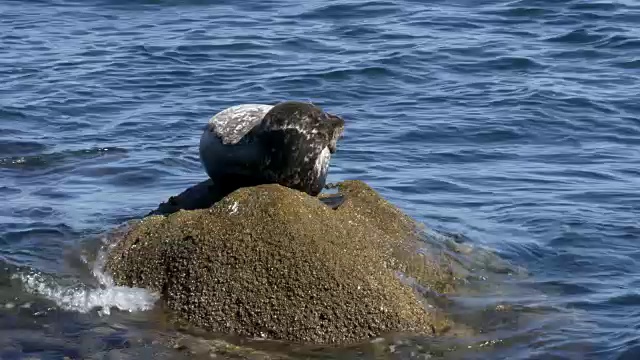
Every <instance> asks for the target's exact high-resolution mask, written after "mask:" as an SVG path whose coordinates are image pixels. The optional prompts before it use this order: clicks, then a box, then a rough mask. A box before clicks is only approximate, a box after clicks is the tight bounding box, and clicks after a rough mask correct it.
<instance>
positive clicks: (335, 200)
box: [318, 194, 345, 210]
mask: <svg viewBox="0 0 640 360" xmlns="http://www.w3.org/2000/svg"><path fill="white" fill-rule="evenodd" d="M318 199H319V200H320V201H321V202H322V203H323V204H325V205H327V206H328V207H330V208H332V209H333V210H336V209H337V208H339V207H340V205H342V204H343V203H344V200H345V197H344V195H343V194H331V195H327V196H323V197H321V198H318Z"/></svg>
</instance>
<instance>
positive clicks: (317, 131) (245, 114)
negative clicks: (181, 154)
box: [200, 101, 344, 196]
mask: <svg viewBox="0 0 640 360" xmlns="http://www.w3.org/2000/svg"><path fill="white" fill-rule="evenodd" d="M343 131H344V120H343V119H342V118H340V117H339V116H337V115H333V114H330V113H327V112H325V111H323V110H322V109H320V108H319V107H318V106H316V105H313V104H310V103H305V102H299V101H285V102H281V103H278V104H276V105H275V106H271V105H265V104H243V105H236V106H232V107H230V108H227V109H225V110H223V111H221V112H219V113H217V114H216V115H214V116H213V117H212V118H211V119H210V120H209V122H208V124H207V127H206V129H205V131H204V133H203V134H202V136H201V138H200V160H201V162H202V164H203V166H204V168H205V171H206V172H207V174H208V175H209V177H210V178H211V179H212V180H213V181H214V182H216V181H218V182H224V183H230V182H231V183H233V184H237V186H238V187H240V186H252V185H258V184H265V183H278V184H280V185H283V186H286V187H289V188H293V189H297V190H300V191H304V192H306V193H308V194H310V195H312V196H316V195H318V194H319V193H320V192H321V191H322V189H323V187H324V185H325V183H326V178H327V173H328V170H329V161H330V159H331V155H332V154H334V153H335V152H336V150H337V142H338V140H339V138H341V137H342V134H343Z"/></svg>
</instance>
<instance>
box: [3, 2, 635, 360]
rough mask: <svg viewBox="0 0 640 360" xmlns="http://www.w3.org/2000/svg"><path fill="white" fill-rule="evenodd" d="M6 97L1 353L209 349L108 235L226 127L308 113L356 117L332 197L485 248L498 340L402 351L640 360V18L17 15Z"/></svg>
mask: <svg viewBox="0 0 640 360" xmlns="http://www.w3.org/2000/svg"><path fill="white" fill-rule="evenodd" d="M0 94H1V96H0V199H1V200H2V201H1V203H2V206H1V207H0V358H1V359H22V358H30V359H33V358H43V359H62V358H64V357H67V358H73V359H76V358H77V359H80V358H82V359H88V358H96V359H117V358H127V359H129V358H130V359H141V358H167V359H176V358H180V357H187V358H188V357H192V356H198V354H197V351H195V350H193V348H192V349H191V350H189V351H185V350H184V348H185V346H174V347H171V346H167V345H166V344H167V342H169V341H170V340H171V339H173V340H175V339H176V338H180V337H184V336H186V335H185V334H184V333H182V332H180V331H178V330H177V329H175V328H172V327H171V326H170V325H167V322H166V321H164V320H163V319H164V313H163V312H162V310H161V309H159V308H158V306H157V303H156V298H155V297H154V295H153V294H149V293H147V292H146V291H144V290H143V289H130V288H123V287H117V286H114V285H113V284H112V283H111V281H110V278H109V276H108V274H105V273H104V272H103V271H102V270H101V269H102V267H101V262H102V260H103V257H104V249H103V247H102V245H103V244H102V243H103V237H104V233H105V232H107V231H109V230H111V229H114V228H116V227H118V226H119V225H120V224H122V223H123V222H125V221H126V220H128V219H133V218H138V217H140V216H142V215H144V214H145V213H147V212H148V211H150V210H152V209H154V208H155V206H157V205H158V203H160V202H161V201H163V200H165V199H166V198H167V197H168V196H171V195H174V194H176V193H178V192H180V191H182V190H183V189H185V188H187V187H188V186H191V185H193V184H195V183H197V182H199V181H201V180H203V179H204V178H205V176H206V175H205V173H204V170H203V168H202V166H201V164H200V162H199V158H198V151H197V146H198V141H199V137H200V134H201V132H202V130H203V126H204V124H205V123H206V121H207V120H208V118H209V117H210V116H212V115H213V114H214V113H216V112H218V111H220V110H222V109H224V108H226V107H228V106H231V105H235V104H241V103H256V102H257V103H275V102H278V101H282V100H289V99H295V100H304V101H312V102H313V103H315V104H318V105H320V106H322V107H323V108H324V109H325V110H327V111H330V112H333V113H336V114H339V115H340V116H342V117H344V118H345V121H346V123H347V125H346V132H345V137H344V139H343V140H342V142H341V143H340V145H339V148H338V153H337V154H336V156H335V157H334V158H333V160H332V163H331V170H330V181H339V180H342V179H361V180H365V181H367V182H368V183H369V184H370V185H371V186H373V187H374V188H375V189H376V190H378V191H379V192H380V193H381V194H382V195H383V196H385V197H386V198H387V199H389V200H390V201H391V202H393V203H394V204H396V205H397V206H399V207H400V208H402V209H403V210H404V211H406V212H407V213H409V214H410V215H411V216H413V217H414V218H416V219H417V220H419V221H421V222H423V223H424V224H425V225H426V226H427V227H428V228H429V229H431V231H432V236H433V240H434V241H441V242H443V243H448V244H455V246H463V247H464V248H465V249H473V250H472V251H470V252H469V254H472V255H469V256H468V257H467V259H466V260H465V259H462V260H461V264H464V266H465V267H466V269H468V270H469V273H470V279H473V281H470V286H471V287H473V288H474V289H475V290H474V291H468V293H467V294H461V295H460V296H459V297H456V298H452V299H451V300H452V301H453V302H454V303H456V304H458V308H459V310H458V312H459V314H460V315H461V316H463V317H465V318H466V319H470V320H471V321H472V322H475V324H476V325H477V326H478V327H480V328H481V329H482V336H481V337H474V338H473V339H466V340H455V339H437V340H431V339H411V340H409V339H401V340H399V341H397V342H395V343H393V344H392V345H390V347H389V348H388V349H387V350H389V349H392V350H393V352H390V351H388V352H387V353H386V355H385V356H387V357H390V358H415V359H418V358H421V359H425V358H431V359H440V358H442V359H638V358H640V292H639V290H638V289H639V288H640V219H639V215H640V180H639V176H640V170H639V169H640V147H639V146H640V101H639V99H640V2H637V1H632V0H619V1H578V0H573V1H558V0H519V1H498V0H476V1H470V0H453V1H430V2H428V1H415V0H382V1H364V0H353V1H346V0H333V1H315V0H311V1H286V0H268V1H226V0H220V1H205V0H181V1H177V0H164V1H162V0H155V1H152V0H135V1H124V0H83V1H80V0H21V1H18V0H4V1H2V2H0ZM473 254H475V255H473ZM482 254H484V255H482ZM490 254H494V255H493V256H492V255H490ZM498 310H501V311H498ZM190 341H192V343H197V342H198V340H197V337H195V338H193V339H191V340H190ZM283 346H284V345H283ZM367 349H369V348H368V347H364V348H360V349H356V350H353V351H352V352H349V351H351V350H349V351H347V350H344V351H346V352H344V351H343V352H341V351H337V352H336V350H335V349H333V350H330V349H325V350H322V349H320V350H314V351H313V352H312V353H313V356H314V357H317V358H322V357H340V356H343V357H346V358H353V357H355V356H356V355H355V354H358V356H362V357H364V358H370V357H372V356H375V355H376V353H375V351H373V352H367ZM278 351H284V352H285V353H289V354H291V355H292V356H302V355H300V353H296V351H297V350H295V349H294V348H292V347H287V346H285V348H284V350H278ZM378 355H379V354H378ZM305 356H311V355H309V353H307V355H305ZM223 358H224V356H223Z"/></svg>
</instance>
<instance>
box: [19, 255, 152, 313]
mask: <svg viewBox="0 0 640 360" xmlns="http://www.w3.org/2000/svg"><path fill="white" fill-rule="evenodd" d="M111 246H113V245H110V246H107V247H106V248H103V249H101V250H100V251H99V252H98V256H97V258H96V260H95V262H94V263H93V265H90V264H89V261H88V260H87V259H86V258H84V257H83V259H82V260H83V261H84V262H85V263H86V264H87V265H88V266H91V273H92V275H93V276H94V278H95V279H96V280H97V282H98V284H99V286H98V287H92V286H89V285H87V284H75V285H64V284H63V283H62V281H61V280H60V279H56V278H55V277H53V276H50V275H47V274H45V273H42V272H39V271H35V270H32V271H30V272H28V273H22V272H20V273H16V274H13V276H12V277H13V278H16V279H18V280H20V281H21V283H22V284H23V287H24V289H25V290H26V291H27V292H29V293H32V294H35V295H39V296H43V297H45V298H46V299H48V300H50V301H53V302H55V303H56V305H57V306H58V307H60V308H61V309H63V310H67V311H77V312H80V313H88V312H91V311H93V310H97V312H98V314H100V315H109V314H110V313H111V310H112V309H113V308H116V309H118V310H121V311H129V312H135V311H147V310H150V309H152V308H153V306H154V304H155V302H156V301H157V300H158V298H159V296H158V294H155V293H152V292H149V291H148V290H146V289H142V288H132V287H126V286H116V285H115V283H114V281H113V278H112V277H111V276H110V275H109V274H107V273H106V272H105V270H104V265H105V262H106V258H107V254H108V252H109V250H110V248H111Z"/></svg>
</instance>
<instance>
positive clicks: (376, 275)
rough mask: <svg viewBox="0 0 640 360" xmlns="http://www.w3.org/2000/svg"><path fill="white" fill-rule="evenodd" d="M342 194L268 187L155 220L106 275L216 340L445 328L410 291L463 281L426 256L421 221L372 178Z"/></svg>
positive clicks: (309, 339) (128, 240)
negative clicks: (156, 299)
mask: <svg viewBox="0 0 640 360" xmlns="http://www.w3.org/2000/svg"><path fill="white" fill-rule="evenodd" d="M337 189H338V191H339V193H340V194H342V195H344V199H345V201H344V203H342V204H341V205H340V206H339V207H338V208H337V209H336V210H333V209H331V208H330V207H328V206H326V205H325V204H323V203H322V202H321V201H320V199H318V198H316V197H312V196H309V195H307V194H305V193H302V192H300V191H297V190H293V189H289V188H285V187H283V186H280V185H275V184H270V185H260V186H255V187H246V188H241V189H238V190H235V191H233V192H231V193H230V194H229V195H227V196H225V197H224V198H222V199H221V200H220V201H218V202H217V203H215V205H213V206H212V207H210V208H205V209H198V210H190V211H177V212H174V213H172V214H170V215H168V216H149V217H146V218H144V219H143V220H141V221H140V222H138V223H135V224H133V225H132V227H131V228H130V229H129V231H128V232H126V233H125V235H124V236H123V237H122V238H121V239H120V241H119V242H118V243H117V244H116V245H115V246H114V248H113V250H112V251H111V253H110V258H109V260H108V262H107V268H108V269H109V270H110V271H111V272H112V274H113V277H114V280H115V281H116V282H117V283H118V284H121V285H128V286H138V287H145V288H148V289H151V290H153V291H157V292H159V293H160V294H161V295H162V298H163V300H164V304H165V306H166V307H167V308H168V309H170V310H171V311H172V313H174V314H175V316H176V318H177V319H179V320H180V321H184V322H186V323H188V324H191V325H193V326H195V327H199V328H202V329H206V330H207V331H210V332H214V333H216V332H217V333H225V334H237V335H241V336H249V337H266V338H270V339H279V340H288V341H294V342H304V343H320V344H328V343H353V342H358V341H361V340H364V339H369V338H372V337H376V336H379V335H381V334H386V333H394V332H411V333H419V334H425V335H438V334H443V333H446V332H447V331H448V330H449V329H451V327H452V325H453V324H452V322H451V321H450V320H449V319H448V318H447V317H446V316H445V315H444V314H443V313H441V312H440V311H439V310H437V308H436V307H433V306H427V305H426V304H425V301H424V300H425V299H423V298H422V297H420V296H416V292H415V291H414V288H413V287H412V286H410V285H408V283H411V284H413V286H414V287H415V286H417V287H419V288H420V289H421V290H422V292H423V293H424V292H425V290H426V293H432V294H442V293H446V292H448V291H451V290H452V289H453V286H454V283H455V278H454V275H453V273H452V272H451V271H450V269H449V267H448V266H447V264H443V263H441V262H440V261H439V260H437V259H438V257H436V256H430V254H425V253H424V252H420V251H419V250H420V242H419V241H418V240H417V239H418V238H419V230H418V229H417V228H416V223H415V222H414V221H413V220H412V219H411V218H409V217H408V216H406V215H404V214H403V213H402V212H401V211H399V210H398V209H397V208H396V207H394V206H393V205H391V204H389V203H388V202H387V201H385V200H384V199H382V198H381V197H380V196H379V195H378V194H377V193H376V192H375V191H374V190H372V189H371V188H370V187H369V186H367V185H366V184H365V183H363V182H360V181H346V182H343V183H340V184H338V185H337ZM398 273H400V274H401V275H402V276H401V278H404V279H405V280H407V279H409V281H400V280H399V277H398Z"/></svg>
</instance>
